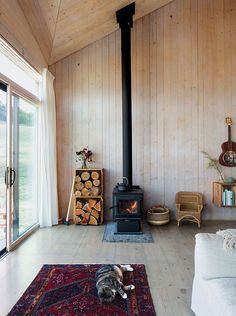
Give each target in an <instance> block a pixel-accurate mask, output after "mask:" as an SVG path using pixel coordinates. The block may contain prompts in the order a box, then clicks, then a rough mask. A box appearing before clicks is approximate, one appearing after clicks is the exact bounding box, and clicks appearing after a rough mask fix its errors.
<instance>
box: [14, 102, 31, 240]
mask: <svg viewBox="0 0 236 316" xmlns="http://www.w3.org/2000/svg"><path fill="white" fill-rule="evenodd" d="M36 115H37V109H36V108H35V107H34V106H33V105H32V104H31V103H29V102H28V101H26V100H24V99H22V98H20V97H18V96H13V169H14V171H15V182H14V185H13V240H14V241H15V240H16V239H17V238H18V237H19V236H21V235H22V234H23V233H24V232H25V231H27V230H28V229H29V228H30V227H31V226H32V225H34V224H35V223H36V222H37V213H36V210H37V207H36V206H37V181H36V179H37V124H36V122H37V121H36ZM12 177H13V175H12Z"/></svg>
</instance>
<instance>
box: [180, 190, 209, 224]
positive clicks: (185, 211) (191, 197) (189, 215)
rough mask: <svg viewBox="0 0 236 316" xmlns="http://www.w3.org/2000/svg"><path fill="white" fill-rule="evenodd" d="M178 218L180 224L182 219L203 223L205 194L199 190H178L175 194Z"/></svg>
mask: <svg viewBox="0 0 236 316" xmlns="http://www.w3.org/2000/svg"><path fill="white" fill-rule="evenodd" d="M175 203H176V219H177V225H178V226H179V223H180V221H182V220H187V221H190V222H194V223H197V224H198V227H199V228H200V225H201V211H202V209H203V196H202V194H201V193H197V192H178V193H176V196H175Z"/></svg>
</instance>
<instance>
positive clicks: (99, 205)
mask: <svg viewBox="0 0 236 316" xmlns="http://www.w3.org/2000/svg"><path fill="white" fill-rule="evenodd" d="M94 208H95V209H96V210H97V211H98V212H101V202H100V201H99V202H98V203H97V204H96V205H95V206H94Z"/></svg>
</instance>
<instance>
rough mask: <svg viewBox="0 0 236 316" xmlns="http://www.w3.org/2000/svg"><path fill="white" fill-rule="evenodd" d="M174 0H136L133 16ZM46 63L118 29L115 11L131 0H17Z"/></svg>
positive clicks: (50, 62)
mask: <svg viewBox="0 0 236 316" xmlns="http://www.w3.org/2000/svg"><path fill="white" fill-rule="evenodd" d="M171 1H173V0H136V1H135V2H136V14H135V16H134V20H137V19H139V18H141V17H142V16H144V15H146V14H148V13H150V12H152V11H154V10H156V9H158V8H160V7H162V6H164V5H166V4H167V3H169V2H171ZM18 2H19V4H20V6H21V8H22V10H23V12H24V15H25V17H26V19H27V21H28V23H29V25H30V27H31V29H32V32H33V35H34V36H35V38H36V40H37V42H38V44H39V46H40V48H41V50H42V53H43V55H44V57H45V59H46V61H47V62H48V64H49V65H51V64H53V63H55V62H56V61H58V60H60V59H62V58H64V57H66V56H68V55H70V54H72V53H74V52H75V51H78V50H79V49H81V48H83V47H85V46H87V45H88V44H90V43H92V42H94V41H96V40H98V39H100V38H102V37H104V36H106V35H108V34H110V33H112V32H114V31H115V30H117V29H118V24H117V23H116V16H115V12H116V11H117V10H119V9H120V8H122V7H124V6H126V5H128V4H129V3H131V2H133V0H18Z"/></svg>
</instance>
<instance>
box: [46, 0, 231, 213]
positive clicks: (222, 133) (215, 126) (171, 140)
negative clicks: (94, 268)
mask: <svg viewBox="0 0 236 316" xmlns="http://www.w3.org/2000/svg"><path fill="white" fill-rule="evenodd" d="M51 71H52V72H53V73H54V74H55V77H56V80H55V89H56V103H57V131H58V134H57V143H58V179H59V183H58V185H59V203H60V209H61V212H62V215H65V211H66V209H67V205H68V199H69V191H70V186H71V181H72V179H71V176H72V172H73V168H74V167H75V151H77V150H79V149H82V148H83V147H84V146H86V145H89V147H90V148H91V150H92V151H93V152H94V153H95V156H94V158H95V160H96V164H95V166H96V167H103V168H105V170H106V173H105V180H106V182H105V192H106V194H105V198H106V203H105V205H106V207H105V216H106V218H109V216H110V213H111V212H110V211H109V206H111V205H112V200H111V195H112V193H111V192H112V188H113V186H114V185H115V184H116V182H117V181H120V180H121V177H122V147H121V72H120V33H119V32H115V33H113V34H111V35H109V36H107V37H105V38H103V39H102V40H99V41H97V42H95V43H93V44H92V45H89V46H88V47H86V48H84V49H82V50H80V51H79V52H77V53H75V54H73V55H71V56H69V57H68V58H65V59H63V60H61V61H60V62H57V63H56V64H54V65H53V66H52V67H51ZM132 79H133V81H132V89H133V91H132V93H133V140H134V141H133V174H134V181H133V182H134V183H135V184H139V185H140V186H141V187H142V188H144V191H145V209H147V208H148V207H149V206H151V205H153V204H156V203H161V204H162V203H164V204H166V205H167V206H168V207H169V208H170V209H171V210H172V214H173V216H174V198H175V193H176V192H177V191H180V190H189V191H199V192H202V193H203V194H204V196H205V203H206V208H205V211H204V213H203V217H204V218H206V219H236V209H234V208H225V209H219V208H217V207H215V206H214V205H213V204H212V202H211V199H212V181H213V180H215V179H217V178H218V175H217V173H216V172H215V171H214V170H210V169H206V160H205V159H204V158H203V155H202V154H201V151H202V150H206V151H207V152H208V153H209V154H210V155H212V156H213V157H218V156H219V154H220V153H221V148H220V145H221V143H222V142H224V141H225V140H226V139H227V128H226V125H225V123H224V118H225V117H226V116H232V118H233V121H234V122H235V124H234V125H233V126H232V137H233V139H234V140H236V1H234V0H207V1H206V0H176V1H173V2H172V3H170V4H168V5H166V6H165V7H163V8H161V9H159V10H157V11H155V12H153V13H151V14H149V15H147V16H145V17H143V18H141V19H139V20H137V21H136V22H135V23H134V28H133V30H132ZM224 171H225V174H226V175H227V176H234V177H236V169H235V168H224Z"/></svg>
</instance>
